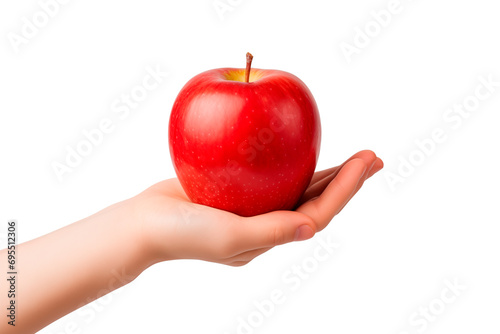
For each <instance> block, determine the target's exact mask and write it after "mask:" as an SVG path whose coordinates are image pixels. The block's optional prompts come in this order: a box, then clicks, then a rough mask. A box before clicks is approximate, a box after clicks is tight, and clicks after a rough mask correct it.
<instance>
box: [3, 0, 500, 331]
mask: <svg viewBox="0 0 500 334" xmlns="http://www.w3.org/2000/svg"><path fill="white" fill-rule="evenodd" d="M47 1H48V0H45V1H42V2H43V3H45V2H47ZM222 2H223V3H227V2H226V0H223V1H222ZM230 3H232V5H231V6H232V7H231V8H232V10H231V11H227V12H225V13H224V14H223V15H222V18H221V16H219V15H218V13H217V11H216V10H215V8H214V6H213V4H214V3H213V0H197V1H154V0H143V1H118V0H114V1H95V0H87V1H77V0H74V1H69V2H68V3H67V4H61V5H59V9H58V12H57V13H56V14H55V15H54V16H53V17H50V19H49V21H48V23H47V24H46V26H44V27H41V28H39V30H38V33H36V34H35V35H34V36H32V37H30V38H28V39H27V40H26V41H25V42H26V43H24V44H21V45H19V47H18V48H17V49H18V50H17V52H16V48H15V47H14V46H13V44H12V43H11V41H10V40H9V36H10V38H12V36H13V34H17V35H21V34H22V28H23V25H24V24H25V21H23V17H25V18H27V19H28V20H29V21H31V22H33V16H34V15H35V16H36V15H37V13H39V12H40V11H41V10H42V9H41V7H40V3H39V2H37V1H34V0H23V1H8V2H7V1H3V2H2V3H1V4H0V30H1V37H2V39H1V42H0V60H1V61H0V112H1V114H0V115H1V116H0V156H1V159H2V161H1V165H0V171H1V173H0V189H1V191H0V209H1V211H0V221H1V222H2V223H1V225H2V227H1V229H2V233H3V235H2V236H3V237H4V236H5V231H4V230H6V221H7V220H8V219H12V218H14V219H17V220H18V222H19V238H20V241H21V242H23V241H27V240H30V239H33V238H35V237H38V236H41V235H43V234H46V233H48V232H50V231H53V230H55V229H57V228H60V227H62V226H65V225H67V224H70V223H72V222H74V221H77V220H79V219H81V218H84V217H86V216H89V215H90V214H92V213H94V212H96V211H98V210H100V209H102V208H104V207H106V206H108V205H110V204H112V203H115V202H117V201H120V200H122V199H125V198H128V197H131V196H133V195H135V194H137V193H139V192H140V191H142V190H143V189H145V188H146V187H148V186H150V185H152V184H153V183H156V182H158V181H160V180H162V179H165V178H171V177H175V173H174V171H173V168H172V165H171V162H170V156H169V151H168V141H167V127H168V118H169V113H170V108H171V106H172V103H173V100H174V99H175V96H176V94H177V93H178V91H179V90H180V88H181V87H182V86H183V84H184V83H185V82H186V81H187V80H189V79H190V78H191V77H192V76H194V75H196V74H198V73H200V72H202V71H204V70H207V69H211V68H217V67H243V66H244V57H245V52H247V51H250V52H252V53H253V55H254V56H255V58H254V67H256V68H274V69H281V70H285V71H289V72H291V73H294V74H295V75H297V76H298V77H300V78H301V79H302V80H303V81H304V82H305V83H306V84H307V85H308V86H309V88H310V89H311V91H312V92H313V94H314V96H315V98H316V100H317V103H318V106H319V109H320V114H321V119H322V129H323V137H322V149H321V154H320V160H319V165H318V168H319V169H323V168H327V167H330V166H334V165H338V164H340V163H341V162H342V161H344V160H345V159H346V158H348V157H349V156H350V155H351V154H353V153H355V152H357V151H359V150H362V149H372V150H373V151H375V152H376V153H377V155H378V156H380V157H381V158H382V159H383V160H384V161H385V164H386V166H385V168H384V170H383V171H381V172H380V173H379V174H377V175H376V176H375V177H374V178H373V179H371V180H369V181H368V182H367V183H366V185H365V187H364V188H363V189H362V191H360V193H359V194H358V195H357V196H356V197H355V198H354V199H353V201H352V202H351V203H350V204H349V205H348V206H347V207H346V208H345V209H344V211H343V212H342V214H340V215H339V216H338V217H336V218H335V219H334V221H333V222H332V223H331V224H330V225H329V226H328V228H326V229H325V230H324V231H322V232H321V233H319V234H318V235H316V236H315V238H313V239H312V240H309V241H306V242H302V243H293V244H289V245H285V246H282V247H279V248H276V249H273V250H271V251H270V252H268V253H267V254H265V255H262V256H261V257H259V258H257V259H256V260H254V261H253V262H251V263H250V264H249V265H247V266H245V267H241V268H232V267H225V266H222V265H218V264H212V263H203V262H200V261H175V262H170V263H162V264H158V265H156V266H153V267H152V268H149V269H148V270H147V271H146V272H144V273H143V274H142V275H141V276H140V277H139V278H138V279H136V280H135V281H134V282H132V283H131V284H129V285H128V286H126V287H124V288H122V289H120V290H118V292H117V293H113V294H111V295H109V296H108V297H105V299H101V300H99V301H97V302H96V303H93V304H92V305H90V306H85V307H84V308H83V309H82V310H80V311H79V312H74V313H72V314H70V315H68V316H66V317H64V318H62V319H60V320H59V321H57V322H56V323H54V324H52V325H50V326H49V327H47V328H46V329H44V330H43V331H42V333H46V334H50V333H125V332H127V333H129V332H130V333H134V332H135V333H214V334H215V333H220V334H223V333H225V332H227V333H229V334H233V333H252V332H253V333H306V332H307V333H384V334H392V333H394V334H399V333H404V332H406V333H410V334H413V333H421V332H427V333H472V332H479V333H498V332H499V331H500V323H499V322H498V314H499V313H500V303H499V298H500V287H499V282H500V271H499V270H498V268H499V263H500V261H499V259H498V258H499V255H500V243H499V242H498V237H499V232H500V228H499V223H500V219H499V218H500V217H499V214H498V202H499V199H500V195H499V190H498V188H499V187H500V180H499V173H498V162H499V159H498V154H499V153H498V144H499V143H500V135H499V131H498V126H499V124H500V123H499V122H500V117H499V112H498V111H499V106H500V96H499V95H500V87H496V88H495V91H494V92H493V93H492V94H491V95H490V96H489V97H488V98H487V99H485V100H483V101H480V103H479V106H477V108H475V110H474V111H473V112H471V113H470V116H469V117H468V118H466V119H463V121H462V122H461V123H460V124H459V125H458V123H450V122H446V121H445V120H444V119H443V116H444V115H446V112H447V109H449V108H452V107H453V105H454V104H461V103H463V101H464V99H468V101H473V99H472V100H471V97H472V96H474V93H475V89H476V87H478V86H479V85H480V81H479V79H478V78H479V77H480V76H483V77H484V78H487V77H488V76H491V77H492V78H493V80H495V81H497V82H498V81H500V69H499V59H500V43H499V39H498V31H500V20H499V19H498V13H499V9H500V8H498V5H497V3H496V2H495V1H491V0H474V1H451V0H447V1H430V0H419V1H416V0H415V1H410V0H401V2H400V5H399V6H400V8H399V12H398V13H397V14H394V15H392V17H391V20H390V22H389V23H388V24H386V25H387V26H386V27H382V28H381V29H380V31H376V29H377V25H376V24H375V25H374V24H373V22H376V21H374V17H373V16H372V15H371V14H370V13H371V11H375V12H379V11H380V10H383V9H386V8H387V7H388V6H389V3H390V1H388V0H380V1H367V0H365V1H347V0H346V1H335V2H327V1H319V0H317V1H291V0H286V1H285V0H281V1H265V0H252V1H250V0H248V1H247V0H242V1H236V0H233V1H230ZM42 23H43V22H42ZM366 25H368V27H369V28H371V29H374V30H372V31H371V33H372V36H373V37H370V42H369V44H368V45H367V46H364V45H361V44H359V43H360V41H359V40H358V41H357V42H358V46H360V45H361V46H363V47H359V48H358V53H357V54H353V55H352V57H350V60H351V61H350V62H349V61H348V59H347V57H346V56H345V55H344V54H343V52H342V50H341V45H345V44H342V43H348V44H351V45H353V46H355V44H354V42H355V38H356V37H358V39H359V38H360V37H359V36H357V30H356V29H358V28H359V29H365V27H366ZM378 27H380V25H378ZM148 66H149V67H151V68H156V67H159V68H160V69H161V70H163V71H168V72H169V74H168V76H167V77H166V78H165V79H164V81H163V83H162V84H161V85H160V86H159V87H158V88H157V89H155V90H154V91H152V92H150V93H149V94H148V96H147V98H146V99H145V100H144V101H142V102H140V105H139V106H138V107H137V108H136V109H133V110H132V111H131V113H130V115H129V116H128V117H127V118H126V119H123V120H121V119H119V118H118V117H117V114H115V113H113V111H112V108H111V105H112V103H113V102H114V101H115V100H116V99H119V98H120V95H121V94H124V93H130V92H131V89H133V88H134V87H136V86H137V85H140V84H141V82H142V79H143V78H144V76H145V75H146V74H147V72H146V68H147V67H148ZM482 92H486V90H482ZM104 118H111V119H112V120H113V121H114V124H115V128H114V130H113V131H112V133H110V134H107V135H106V136H105V137H104V140H103V142H102V143H101V144H100V145H99V146H97V147H95V148H94V150H93V151H92V153H91V154H89V155H88V156H87V157H85V158H84V159H83V161H82V162H81V164H80V165H79V166H77V167H76V168H74V170H73V171H72V172H71V173H67V174H65V175H64V177H63V180H62V181H59V180H58V178H57V176H56V174H55V173H54V171H53V169H52V167H51V164H52V163H53V162H54V161H58V162H64V159H65V156H66V147H67V146H70V147H73V148H75V147H76V145H77V144H78V143H79V142H80V141H81V140H83V139H85V137H84V136H83V134H82V131H84V130H90V129H93V128H95V127H97V126H98V124H99V122H100V121H101V120H102V119H104ZM457 122H458V121H457ZM454 124H455V125H456V126H455V127H452V125H454ZM436 128H440V129H442V130H443V131H444V133H445V136H446V140H445V141H444V142H443V143H439V144H436V145H435V148H434V149H433V151H432V152H431V153H430V154H428V155H426V156H423V155H422V154H423V153H418V152H417V151H418V147H417V145H416V143H415V141H416V140H420V141H421V140H424V139H428V138H431V134H432V132H433V131H434V130H435V129H436ZM419 154H420V155H419ZM410 157H413V159H414V160H415V159H417V161H418V162H419V163H420V165H419V166H416V167H415V168H414V170H413V172H412V173H409V172H408V173H407V174H406V175H405V177H403V178H402V179H401V180H403V181H404V182H398V183H397V184H396V185H395V187H392V188H391V186H390V184H389V182H388V181H387V178H388V177H390V176H391V175H392V176H394V175H397V173H398V167H400V164H401V163H400V159H401V158H403V159H407V160H408V159H409V158H410ZM422 157H424V158H423V159H422ZM418 158H420V160H418ZM390 173H393V174H390ZM401 180H399V181H401ZM96 233H99V231H96ZM110 237H112V236H110ZM329 239H331V240H335V241H336V242H338V243H339V244H340V246H339V247H338V249H337V250H335V252H334V253H333V254H332V255H328V256H326V259H325V260H323V261H321V262H320V263H318V262H317V260H315V259H314V257H313V254H314V250H315V249H316V248H317V247H318V245H319V244H320V243H319V242H320V241H323V242H327V241H328V240H329ZM2 243H3V244H2V248H4V247H5V244H4V243H5V240H2ZM89 247H92V245H89ZM63 251H64V250H63V249H61V252H63ZM324 254H325V253H322V255H324ZM21 256H22V255H21ZM21 261H22V259H21ZM315 261H316V262H315ZM315 264H317V266H315ZM294 265H295V266H303V265H304V266H305V269H307V270H309V271H310V273H309V274H308V277H307V278H305V276H304V278H300V279H298V278H297V277H298V276H295V280H296V281H297V280H298V281H299V282H300V287H299V288H298V289H295V290H294V289H293V288H294V287H296V286H294V285H293V284H291V283H290V282H288V281H287V280H286V279H284V278H283V277H288V278H290V277H292V276H293V275H292V274H290V272H289V270H290V269H291V268H292V266H294ZM305 269H304V270H305ZM446 280H449V281H450V282H452V283H453V282H455V281H456V282H458V284H459V285H461V286H463V290H461V292H460V294H459V295H458V297H455V298H453V299H454V301H453V302H449V303H444V302H443V301H442V300H441V292H442V291H443V289H446V283H445V282H446ZM296 281H295V282H296ZM3 286H4V285H3V283H2V287H3ZM275 289H277V290H279V291H281V292H282V293H283V294H284V299H285V300H284V302H283V303H281V304H279V305H275V306H274V310H273V312H272V314H269V313H271V312H269V313H268V314H266V315H262V314H261V313H259V314H260V315H259V314H257V313H256V312H259V311H258V309H257V308H256V306H255V302H261V301H262V300H264V299H269V297H270V295H271V292H272V291H273V290H275ZM0 293H3V292H0ZM447 296H448V297H451V296H452V293H451V292H450V293H449V294H448V295H447ZM447 300H448V299H447ZM443 305H444V308H443V307H442V306H443ZM429 307H431V311H430V312H431V313H430V315H431V318H429V319H432V321H431V320H422V319H425V318H423V317H422V316H419V315H418V312H422V309H427V308H429ZM415 312H417V313H415ZM433 312H434V313H433ZM437 313H439V314H437ZM249 318H250V319H249ZM410 318H413V320H414V321H415V320H418V319H420V320H419V322H417V324H415V323H414V322H411V320H410ZM241 319H243V321H245V322H248V321H250V322H251V323H253V324H254V325H252V327H246V328H243V327H241V326H242V325H241V321H242V320H241ZM424 325H425V326H424ZM75 326H76V327H75ZM238 326H240V328H238ZM249 326H250V325H249ZM71 328H76V329H75V330H72V329H71Z"/></svg>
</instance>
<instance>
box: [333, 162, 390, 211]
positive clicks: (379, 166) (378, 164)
mask: <svg viewBox="0 0 500 334" xmlns="http://www.w3.org/2000/svg"><path fill="white" fill-rule="evenodd" d="M383 167H384V162H383V161H382V160H381V159H380V158H377V159H376V160H375V162H374V163H373V165H372V167H371V168H370V170H368V171H366V172H365V175H364V176H363V177H361V180H360V182H359V183H358V185H357V186H356V190H355V191H354V193H353V194H352V195H351V197H350V198H349V199H348V200H347V201H346V202H345V203H344V205H342V207H341V208H340V210H339V211H338V212H337V214H338V213H339V212H340V211H342V210H343V209H344V206H346V204H347V203H349V201H350V200H351V198H353V197H354V195H356V193H357V192H358V191H359V189H361V187H362V186H363V184H364V182H365V181H366V180H367V179H369V178H370V177H372V176H373V175H374V174H375V173H377V172H378V171H379V170H381V169H382V168H383Z"/></svg>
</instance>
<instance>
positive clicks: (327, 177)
mask: <svg viewBox="0 0 500 334" xmlns="http://www.w3.org/2000/svg"><path fill="white" fill-rule="evenodd" d="M353 159H362V160H364V161H365V163H366V165H367V166H369V167H370V166H372V165H373V163H374V162H375V160H376V159H378V158H377V156H376V155H375V153H373V152H372V151H370V150H364V151H360V152H358V153H356V154H354V155H353V156H351V157H350V158H349V159H347V160H346V161H345V162H344V163H343V164H341V165H340V166H337V167H332V168H329V169H325V170H323V171H320V172H316V173H315V174H314V176H313V179H312V181H311V183H310V185H309V187H308V188H307V189H306V191H305V192H304V194H303V195H302V198H301V199H300V201H299V204H298V205H301V204H302V203H305V202H307V201H308V200H310V199H311V198H314V197H317V196H319V195H321V193H322V192H323V190H325V188H326V186H328V184H329V183H330V182H331V181H332V180H333V179H334V178H335V177H336V176H337V174H338V173H339V171H340V170H341V169H342V167H343V166H345V164H346V163H348V162H349V161H351V160H353ZM367 170H369V168H367ZM372 175H373V174H372ZM369 177H371V175H370V176H369Z"/></svg>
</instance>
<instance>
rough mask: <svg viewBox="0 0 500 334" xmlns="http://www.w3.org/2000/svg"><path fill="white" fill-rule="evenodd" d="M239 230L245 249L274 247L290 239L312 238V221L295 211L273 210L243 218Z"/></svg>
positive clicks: (313, 230) (313, 225)
mask: <svg viewBox="0 0 500 334" xmlns="http://www.w3.org/2000/svg"><path fill="white" fill-rule="evenodd" d="M241 223H242V224H241V225H242V226H241V230H240V232H242V236H243V239H244V240H245V241H243V242H245V246H246V247H245V248H246V249H257V248H263V247H274V246H277V245H282V244H285V243H288V242H292V241H301V240H306V239H309V238H312V237H313V236H314V234H315V233H316V226H315V224H314V221H313V220H312V219H311V218H310V217H308V216H306V215H305V214H303V213H300V212H295V211H273V212H269V213H265V214H262V215H258V216H253V217H248V218H245V219H244V220H243V221H242V222H241Z"/></svg>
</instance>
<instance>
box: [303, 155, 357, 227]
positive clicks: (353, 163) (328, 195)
mask: <svg viewBox="0 0 500 334" xmlns="http://www.w3.org/2000/svg"><path fill="white" fill-rule="evenodd" d="M366 169H367V165H366V162H365V161H364V160H363V159H361V158H355V159H353V160H350V161H348V162H347V163H346V164H345V165H344V166H343V167H342V168H341V170H340V171H339V173H338V175H337V176H336V177H335V178H334V179H333V181H331V182H330V183H329V184H328V186H326V188H325V190H324V191H323V192H322V194H321V195H320V196H319V197H317V198H315V199H313V200H310V201H309V202H306V203H304V204H302V205H301V206H300V207H298V208H297V212H300V213H303V214H305V215H307V216H309V217H311V219H312V220H313V221H314V222H315V224H316V228H317V231H321V230H322V229H323V228H325V227H326V225H328V223H329V222H330V220H331V219H332V218H333V217H334V216H335V215H336V214H337V212H338V211H339V210H340V209H341V208H342V207H343V206H344V205H345V203H346V202H347V201H348V200H349V199H350V198H351V196H352V194H353V193H354V192H355V191H356V188H357V186H358V183H359V181H360V179H361V178H362V177H363V175H364V173H365V171H366Z"/></svg>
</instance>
